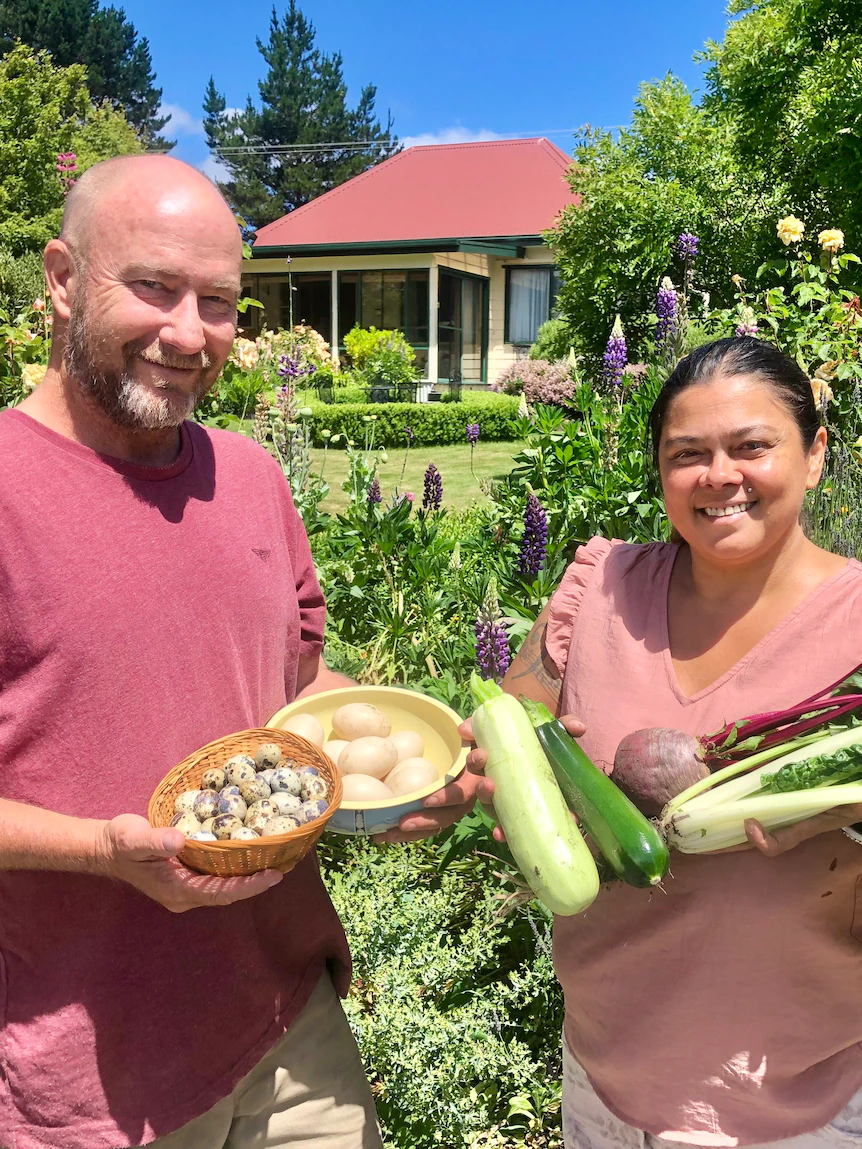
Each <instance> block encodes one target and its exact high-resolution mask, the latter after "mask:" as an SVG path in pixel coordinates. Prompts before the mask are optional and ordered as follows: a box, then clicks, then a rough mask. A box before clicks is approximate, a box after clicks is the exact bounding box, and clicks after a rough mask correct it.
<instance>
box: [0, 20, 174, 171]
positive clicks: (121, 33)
mask: <svg viewBox="0 0 862 1149" xmlns="http://www.w3.org/2000/svg"><path fill="white" fill-rule="evenodd" d="M15 40H21V41H22V42H23V43H25V44H29V45H30V47H32V48H37V49H46V50H47V51H49V52H50V53H51V57H52V59H53V61H54V63H55V64H57V65H59V66H60V67H67V66H68V65H69V64H83V65H84V66H85V67H86V69H87V86H88V88H89V90H90V95H91V97H92V99H93V101H94V102H95V103H101V102H102V101H104V100H109V101H110V103H111V106H112V107H114V108H122V109H123V111H124V113H125V115H126V118H127V119H128V121H129V123H131V124H132V125H133V126H134V127H135V129H136V130H137V131H138V133H139V134H140V136H141V139H142V140H143V141H144V143H145V144H146V145H147V146H148V147H151V148H169V147H172V146H173V145H172V144H171V143H170V141H168V140H165V139H163V138H162V137H161V136H160V135H159V132H160V131H161V129H162V128H163V127H164V126H165V124H166V123H167V119H166V118H163V117H160V116H159V115H158V114H157V113H158V109H159V105H160V104H161V99H162V91H161V88H156V87H155V76H154V75H153V68H152V58H151V56H150V49H149V45H148V43H147V41H146V40H145V39H143V38H140V37H139V36H138V34H137V32H136V31H135V28H134V26H133V25H132V24H130V23H129V21H128V20H127V19H126V17H125V15H124V13H123V10H122V9H121V8H120V9H118V8H100V7H99V4H98V0H0V52H3V53H5V52H7V51H8V50H9V49H10V48H11V46H12V43H13V41H15Z"/></svg>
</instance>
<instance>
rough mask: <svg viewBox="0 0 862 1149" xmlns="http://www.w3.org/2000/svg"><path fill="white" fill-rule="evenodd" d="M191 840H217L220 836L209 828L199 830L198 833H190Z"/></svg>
mask: <svg viewBox="0 0 862 1149" xmlns="http://www.w3.org/2000/svg"><path fill="white" fill-rule="evenodd" d="M189 841H190V842H217V841H218V838H217V837H216V836H215V834H212V833H210V831H209V830H198V832H197V833H196V834H189Z"/></svg>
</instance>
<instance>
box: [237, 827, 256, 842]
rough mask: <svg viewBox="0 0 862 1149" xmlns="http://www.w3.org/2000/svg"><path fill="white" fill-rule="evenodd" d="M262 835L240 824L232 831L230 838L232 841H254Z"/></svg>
mask: <svg viewBox="0 0 862 1149" xmlns="http://www.w3.org/2000/svg"><path fill="white" fill-rule="evenodd" d="M259 837H260V835H259V834H256V833H255V832H254V830H252V829H250V827H248V826H240V827H239V828H238V829H236V830H232V831H231V835H230V840H231V841H232V842H254V841H257V839H258V838H259Z"/></svg>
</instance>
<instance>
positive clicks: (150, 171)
mask: <svg viewBox="0 0 862 1149" xmlns="http://www.w3.org/2000/svg"><path fill="white" fill-rule="evenodd" d="M183 209H185V210H186V211H189V212H191V213H195V214H197V215H198V216H199V217H200V216H206V218H207V220H208V221H212V222H213V223H215V224H216V226H220V227H222V228H224V227H227V228H229V229H230V230H231V231H232V232H236V233H237V241H236V242H237V250H238V252H240V253H241V251H242V246H241V239H240V238H239V233H238V228H237V223H236V220H235V219H234V217H233V212H232V211H231V209H230V207H229V206H228V203H227V200H226V199H225V198H224V196H223V195H222V194H221V192H220V191H219V190H218V188H217V187H216V186H215V184H213V183H212V182H211V181H210V180H209V179H207V177H206V176H205V175H203V173H202V172H199V171H198V170H197V168H193V167H191V165H190V164H186V163H183V161H182V160H175V159H173V158H172V157H171V156H159V155H138V156H116V157H114V158H113V159H110V160H102V161H101V163H98V164H94V165H93V166H92V167H91V168H88V169H87V171H85V172H84V174H83V175H82V176H81V177H80V179H78V181H77V182H76V183H75V185H74V187H73V188H72V190H71V192H70V193H69V196H68V198H67V200H66V208H65V211H64V212H63V226H62V228H61V231H60V239H62V240H63V241H64V242H65V243H66V244H68V246H69V247H70V248H71V250H72V251H73V252H74V253H75V255H76V256H77V257H78V259H80V260H82V261H83V262H84V263H86V262H88V260H89V255H90V251H91V248H92V246H93V245H94V244H95V243H98V242H99V239H100V238H102V237H105V234H106V227H107V230H108V232H109V233H110V231H111V230H112V227H113V226H116V225H117V224H118V223H121V222H122V220H123V219H124V218H125V219H129V214H128V213H129V212H130V211H131V212H132V213H133V214H134V215H135V216H140V215H141V214H145V215H146V214H148V213H153V214H155V215H158V214H160V213H161V212H165V213H167V214H168V215H174V216H176V214H177V213H178V212H181V211H182V210H183ZM118 212H119V213H120V214H118ZM123 213H125V214H123Z"/></svg>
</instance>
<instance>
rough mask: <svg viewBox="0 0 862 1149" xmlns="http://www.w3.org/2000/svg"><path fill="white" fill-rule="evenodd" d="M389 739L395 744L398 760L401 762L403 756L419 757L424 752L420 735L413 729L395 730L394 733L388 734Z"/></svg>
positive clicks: (423, 743) (423, 744)
mask: <svg viewBox="0 0 862 1149" xmlns="http://www.w3.org/2000/svg"><path fill="white" fill-rule="evenodd" d="M389 741H390V742H393V743H394V744H395V749H396V750H397V751H398V761H399V762H403V761H404V759H405V758H421V757H422V755H423V754H424V753H425V742H424V741H423V739H422V735H421V734H417V733H416V731H415V730H396V731H395V733H394V734H390V735H389Z"/></svg>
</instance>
